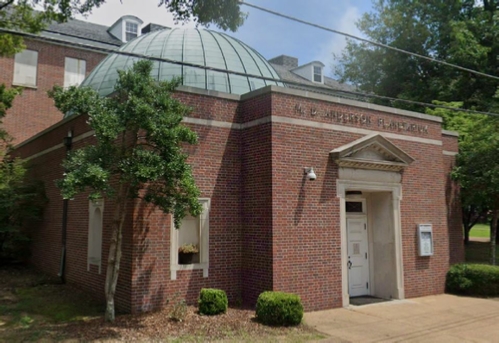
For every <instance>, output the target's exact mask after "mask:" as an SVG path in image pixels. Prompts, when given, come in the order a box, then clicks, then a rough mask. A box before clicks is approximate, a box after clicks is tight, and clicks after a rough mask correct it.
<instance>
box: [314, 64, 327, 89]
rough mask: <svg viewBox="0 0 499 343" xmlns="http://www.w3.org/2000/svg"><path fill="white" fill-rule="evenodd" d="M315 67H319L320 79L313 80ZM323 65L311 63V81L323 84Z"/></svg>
mask: <svg viewBox="0 0 499 343" xmlns="http://www.w3.org/2000/svg"><path fill="white" fill-rule="evenodd" d="M315 67H318V68H320V69H321V81H315ZM323 69H324V68H323V67H322V66H320V65H315V64H312V82H314V83H321V84H323V83H324V71H323Z"/></svg>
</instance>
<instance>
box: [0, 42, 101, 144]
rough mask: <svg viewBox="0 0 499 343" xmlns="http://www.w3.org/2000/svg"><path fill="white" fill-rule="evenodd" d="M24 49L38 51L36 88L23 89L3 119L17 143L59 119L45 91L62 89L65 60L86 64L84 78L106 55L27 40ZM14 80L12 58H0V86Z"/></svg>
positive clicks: (9, 84)
mask: <svg viewBox="0 0 499 343" xmlns="http://www.w3.org/2000/svg"><path fill="white" fill-rule="evenodd" d="M25 43H26V47H27V49H30V50H35V51H38V70H37V73H38V74H37V87H36V88H27V87H26V88H24V90H23V93H22V95H20V96H18V97H16V99H15V100H14V104H13V106H12V108H11V109H10V110H9V111H8V112H7V116H6V117H5V118H4V121H3V127H4V128H5V129H6V130H7V132H8V133H9V134H10V135H11V136H13V137H14V142H13V143H14V144H17V143H20V142H22V141H24V140H26V139H27V138H29V137H32V136H33V135H35V134H37V133H38V132H40V131H42V130H44V129H46V128H48V127H49V126H51V125H53V124H55V123H57V122H58V121H60V120H61V119H62V116H63V115H62V113H60V112H59V111H58V110H57V109H56V108H55V106H54V103H53V100H52V99H50V98H49V97H48V96H47V91H49V90H51V89H52V87H53V86H54V85H60V86H62V85H64V63H65V58H66V57H72V58H78V59H83V60H85V61H86V67H87V75H88V74H90V72H91V71H92V70H93V69H94V68H95V67H96V66H97V64H99V62H100V61H101V60H102V59H104V57H105V56H106V55H104V54H99V53H96V52H90V51H85V50H80V49H75V48H69V47H63V46H59V45H55V44H49V43H45V42H39V41H32V40H27V41H26V42H25ZM13 79H14V57H0V84H2V83H3V84H5V85H6V86H7V87H11V86H12V81H13Z"/></svg>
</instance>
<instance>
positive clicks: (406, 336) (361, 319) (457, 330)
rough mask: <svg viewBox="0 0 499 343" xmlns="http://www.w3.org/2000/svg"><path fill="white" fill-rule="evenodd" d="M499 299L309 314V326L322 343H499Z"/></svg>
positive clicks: (450, 299)
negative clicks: (317, 333)
mask: <svg viewBox="0 0 499 343" xmlns="http://www.w3.org/2000/svg"><path fill="white" fill-rule="evenodd" d="M498 300H499V299H478V298H468V297H457V296H453V295H447V294H445V295H437V296H429V297H423V298H416V299H408V300H398V301H391V302H386V303H380V304H372V305H365V306H350V307H349V308H341V309H334V310H327V311H318V312H310V313H306V314H305V323H306V324H308V325H310V326H312V327H314V328H315V329H316V330H318V331H320V332H322V333H325V334H327V335H328V338H327V339H326V340H324V341H323V342H362V343H364V342H366V343H367V342H425V343H430V342H435V343H437V342H438V343H445V342H499V301H498ZM321 342H322V341H321Z"/></svg>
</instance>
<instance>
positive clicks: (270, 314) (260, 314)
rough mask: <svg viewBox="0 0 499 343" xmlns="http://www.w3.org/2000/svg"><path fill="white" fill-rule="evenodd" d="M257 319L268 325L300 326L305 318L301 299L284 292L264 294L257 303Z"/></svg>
mask: <svg viewBox="0 0 499 343" xmlns="http://www.w3.org/2000/svg"><path fill="white" fill-rule="evenodd" d="M256 317H257V319H258V320H259V321H260V322H262V323H263V324H267V325H279V326H289V325H298V324H300V323H301V320H302V318H303V306H302V304H301V300H300V297H299V296H298V295H296V294H291V293H284V292H263V293H261V294H260V296H259V297H258V300H257V302H256Z"/></svg>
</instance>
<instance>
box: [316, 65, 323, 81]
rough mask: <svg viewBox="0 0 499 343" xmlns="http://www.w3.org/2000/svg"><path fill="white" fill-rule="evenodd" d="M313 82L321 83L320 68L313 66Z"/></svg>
mask: <svg viewBox="0 0 499 343" xmlns="http://www.w3.org/2000/svg"><path fill="white" fill-rule="evenodd" d="M314 81H315V82H321V83H322V67H318V66H314Z"/></svg>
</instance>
